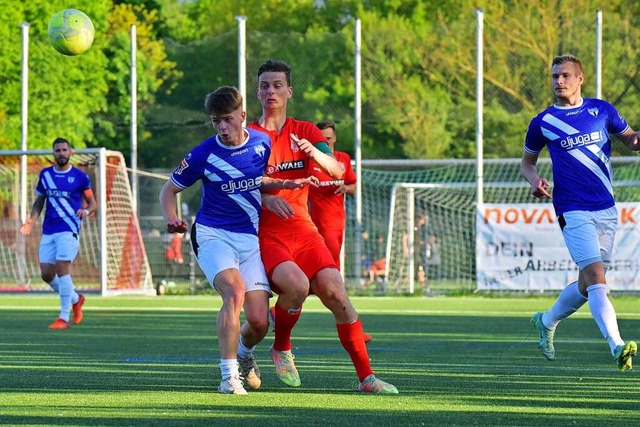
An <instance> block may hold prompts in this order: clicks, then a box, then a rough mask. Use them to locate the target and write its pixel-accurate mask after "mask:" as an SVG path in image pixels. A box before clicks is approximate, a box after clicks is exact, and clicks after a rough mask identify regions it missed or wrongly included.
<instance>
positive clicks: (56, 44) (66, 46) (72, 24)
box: [49, 9, 93, 56]
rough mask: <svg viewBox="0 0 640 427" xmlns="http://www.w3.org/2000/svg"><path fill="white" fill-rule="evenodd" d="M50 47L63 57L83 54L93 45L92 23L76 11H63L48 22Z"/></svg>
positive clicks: (83, 14) (80, 12) (84, 15)
mask: <svg viewBox="0 0 640 427" xmlns="http://www.w3.org/2000/svg"><path fill="white" fill-rule="evenodd" d="M49 40H50V42H51V46H53V48H54V49H55V50H57V51H58V52H60V53H61V54H63V55H68V56H73V55H80V54H81V53H85V52H86V51H87V50H89V48H90V47H91V44H92V43H93V22H91V19H89V17H88V16H87V15H86V14H85V13H84V12H82V11H80V10H78V9H65V10H61V11H60V12H58V13H56V14H55V15H53V17H52V18H51V20H50V21H49Z"/></svg>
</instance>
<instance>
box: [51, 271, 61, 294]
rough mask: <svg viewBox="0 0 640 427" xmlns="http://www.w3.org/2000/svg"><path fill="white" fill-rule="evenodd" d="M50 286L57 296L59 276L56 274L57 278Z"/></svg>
mask: <svg viewBox="0 0 640 427" xmlns="http://www.w3.org/2000/svg"><path fill="white" fill-rule="evenodd" d="M49 286H51V289H53V291H54V292H55V293H56V294H57V293H58V292H59V291H58V275H57V274H56V276H55V277H54V278H53V280H52V281H50V282H49Z"/></svg>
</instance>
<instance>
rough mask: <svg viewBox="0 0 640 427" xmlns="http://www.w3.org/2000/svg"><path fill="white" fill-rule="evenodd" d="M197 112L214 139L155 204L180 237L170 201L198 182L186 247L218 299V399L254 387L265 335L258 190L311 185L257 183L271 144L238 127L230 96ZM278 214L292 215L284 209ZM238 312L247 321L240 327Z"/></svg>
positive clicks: (231, 91) (240, 118)
mask: <svg viewBox="0 0 640 427" xmlns="http://www.w3.org/2000/svg"><path fill="white" fill-rule="evenodd" d="M205 110H206V112H207V114H208V115H209V116H210V118H211V123H212V124H213V127H214V129H215V130H216V132H217V134H216V135H214V136H212V137H210V138H207V139H205V140H204V141H203V142H202V143H201V144H200V145H198V146H197V147H195V148H193V149H192V150H191V151H190V152H189V153H188V154H187V155H186V156H185V158H184V159H183V160H182V163H181V164H180V166H179V167H178V168H176V170H175V171H174V172H173V174H172V175H171V178H170V179H169V180H168V181H167V183H166V184H165V185H164V186H163V188H162V190H161V191H160V204H161V206H162V213H163V217H164V219H165V221H166V224H167V231H169V232H170V233H175V232H184V231H186V229H187V224H186V222H185V221H184V220H182V219H180V218H179V217H178V214H177V203H176V194H178V193H179V192H181V191H182V190H184V189H186V188H188V187H190V186H192V185H193V184H195V183H196V182H197V181H202V197H201V202H200V208H199V210H198V212H197V214H196V218H195V223H194V225H193V227H192V229H191V244H192V246H193V251H194V253H195V254H196V259H197V260H198V264H199V265H200V268H201V269H202V271H203V272H204V273H205V275H206V276H207V280H208V281H209V283H210V284H211V285H212V286H213V287H214V288H215V289H216V291H218V292H219V293H220V295H221V297H222V307H221V308H220V312H219V313H218V320H217V330H218V343H219V347H220V370H221V373H222V381H221V382H220V386H219V387H218V391H220V392H221V393H225V394H247V392H246V390H245V389H244V387H243V383H242V381H241V379H240V378H241V377H242V378H244V380H245V382H246V383H247V385H248V386H249V387H250V388H252V389H257V388H259V387H260V385H261V379H260V371H259V369H258V366H257V365H256V363H255V359H254V357H253V350H254V349H255V346H256V345H257V344H258V343H259V342H260V341H262V339H263V338H264V336H265V335H266V333H267V331H268V328H269V320H268V319H269V317H268V309H269V305H268V304H269V298H270V297H271V289H270V287H269V282H268V279H267V275H266V273H265V270H264V266H263V264H262V260H261V257H260V247H259V244H258V222H259V215H260V211H261V189H263V188H264V187H265V186H266V187H267V188H268V189H271V190H274V189H283V188H286V189H296V188H301V187H302V186H303V185H306V184H308V183H310V182H314V181H313V179H304V180H295V181H294V180H284V181H281V180H275V179H271V178H268V177H264V178H263V175H264V173H265V168H266V165H267V160H268V159H269V155H270V154H271V140H270V138H269V136H268V135H266V134H265V133H262V132H260V131H256V130H252V129H246V128H244V127H243V122H244V119H245V112H244V111H243V109H242V96H241V94H240V92H239V91H238V89H236V88H234V87H230V86H223V87H220V88H218V89H217V90H215V91H214V92H212V93H210V94H208V95H207V97H206V98H205ZM281 208H282V209H284V210H285V211H287V212H288V213H292V210H291V208H290V207H287V206H282V207H281ZM243 306H244V311H245V316H246V319H247V321H246V323H244V324H243V325H242V326H240V311H241V310H242V308H243ZM238 337H240V338H239V339H238ZM238 362H240V371H239V370H238Z"/></svg>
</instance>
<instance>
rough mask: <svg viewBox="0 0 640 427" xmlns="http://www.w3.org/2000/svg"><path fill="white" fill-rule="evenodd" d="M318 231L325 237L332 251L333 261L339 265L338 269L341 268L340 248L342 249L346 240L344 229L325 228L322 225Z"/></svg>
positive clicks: (328, 247)
mask: <svg viewBox="0 0 640 427" xmlns="http://www.w3.org/2000/svg"><path fill="white" fill-rule="evenodd" d="M318 232H319V233H320V235H321V236H322V237H324V242H325V244H326V245H327V249H329V252H331V256H332V257H333V261H334V262H335V263H336V265H337V266H338V269H340V250H341V249H342V241H343V240H344V229H340V228H338V229H334V228H328V229H323V228H322V227H318Z"/></svg>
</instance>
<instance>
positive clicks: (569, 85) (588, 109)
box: [521, 55, 640, 371]
mask: <svg viewBox="0 0 640 427" xmlns="http://www.w3.org/2000/svg"><path fill="white" fill-rule="evenodd" d="M583 82H584V74H583V72H582V64H581V62H580V60H579V59H578V58H576V57H575V56H573V55H562V56H558V57H555V58H554V59H553V61H552V68H551V83H552V87H553V91H554V94H555V97H556V102H555V104H554V105H552V106H551V107H549V108H547V109H546V110H544V111H542V112H541V113H540V114H538V115H537V116H536V117H535V118H534V119H533V120H532V121H531V123H530V124H529V129H528V131H527V135H526V139H525V144H524V152H523V155H522V161H521V171H522V175H523V176H524V177H525V179H526V180H527V181H528V182H529V184H530V186H531V194H533V196H535V197H537V198H540V199H542V198H546V199H552V201H553V206H554V208H555V211H556V215H557V216H558V223H559V224H560V227H561V229H562V235H563V237H564V240H565V244H566V245H567V248H568V249H569V252H570V254H571V257H572V258H573V260H574V262H575V263H576V264H577V265H578V267H579V269H580V271H579V274H578V280H577V281H576V282H573V283H571V284H569V285H568V286H567V287H566V288H565V289H564V290H563V291H562V292H561V293H560V295H559V296H558V299H557V301H556V302H555V303H554V305H553V306H552V307H551V309H550V310H549V311H547V312H544V313H543V312H539V313H536V314H534V316H533V318H532V319H531V323H532V324H533V326H534V327H535V328H536V329H537V330H538V333H539V338H540V340H539V346H540V350H541V351H542V353H543V355H544V356H545V357H546V358H547V359H548V360H553V359H554V358H555V348H554V346H553V337H554V334H555V329H556V326H557V325H558V323H559V322H560V321H561V320H562V319H565V318H567V317H569V316H570V315H571V314H573V313H574V312H576V311H577V310H578V309H579V308H580V307H581V306H582V305H583V304H584V303H585V302H587V301H588V303H589V309H590V310H591V314H592V315H593V318H594V320H595V321H596V323H597V324H598V327H599V328H600V331H601V332H602V335H603V336H604V338H605V339H606V340H607V342H608V344H609V348H610V350H611V354H612V355H613V357H614V359H615V360H616V362H617V364H618V368H620V370H621V371H625V370H627V369H631V368H632V357H633V356H635V354H636V352H637V345H636V343H635V342H633V341H628V342H625V341H624V340H623V339H622V337H621V335H620V331H619V329H618V321H617V318H616V312H615V310H614V308H613V305H612V304H611V302H610V301H609V298H608V296H607V286H606V280H605V272H606V270H607V268H608V266H609V263H610V261H611V252H612V249H613V241H614V237H615V233H616V227H617V222H618V214H617V210H616V207H615V201H614V195H613V187H612V184H611V180H612V177H613V173H612V169H611V162H610V156H611V139H610V135H613V136H615V137H616V138H617V139H619V140H620V141H621V142H622V143H623V144H624V145H626V146H627V147H628V148H629V149H631V150H635V151H638V150H640V137H639V132H634V131H633V129H631V127H630V126H629V125H628V124H627V122H626V121H625V120H624V119H623V118H622V116H621V115H620V114H619V113H618V111H617V110H616V108H615V107H614V106H613V105H611V104H609V103H608V102H606V101H602V100H599V99H590V98H583V97H582V84H583ZM545 146H546V147H547V149H548V150H549V155H550V157H551V161H552V165H553V177H554V179H553V181H554V188H553V197H552V195H551V194H550V193H549V186H550V184H549V181H548V180H547V179H546V178H544V177H541V176H539V175H538V171H537V167H536V164H537V161H538V156H539V153H540V152H541V151H542V149H543V148H544V147H545Z"/></svg>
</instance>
